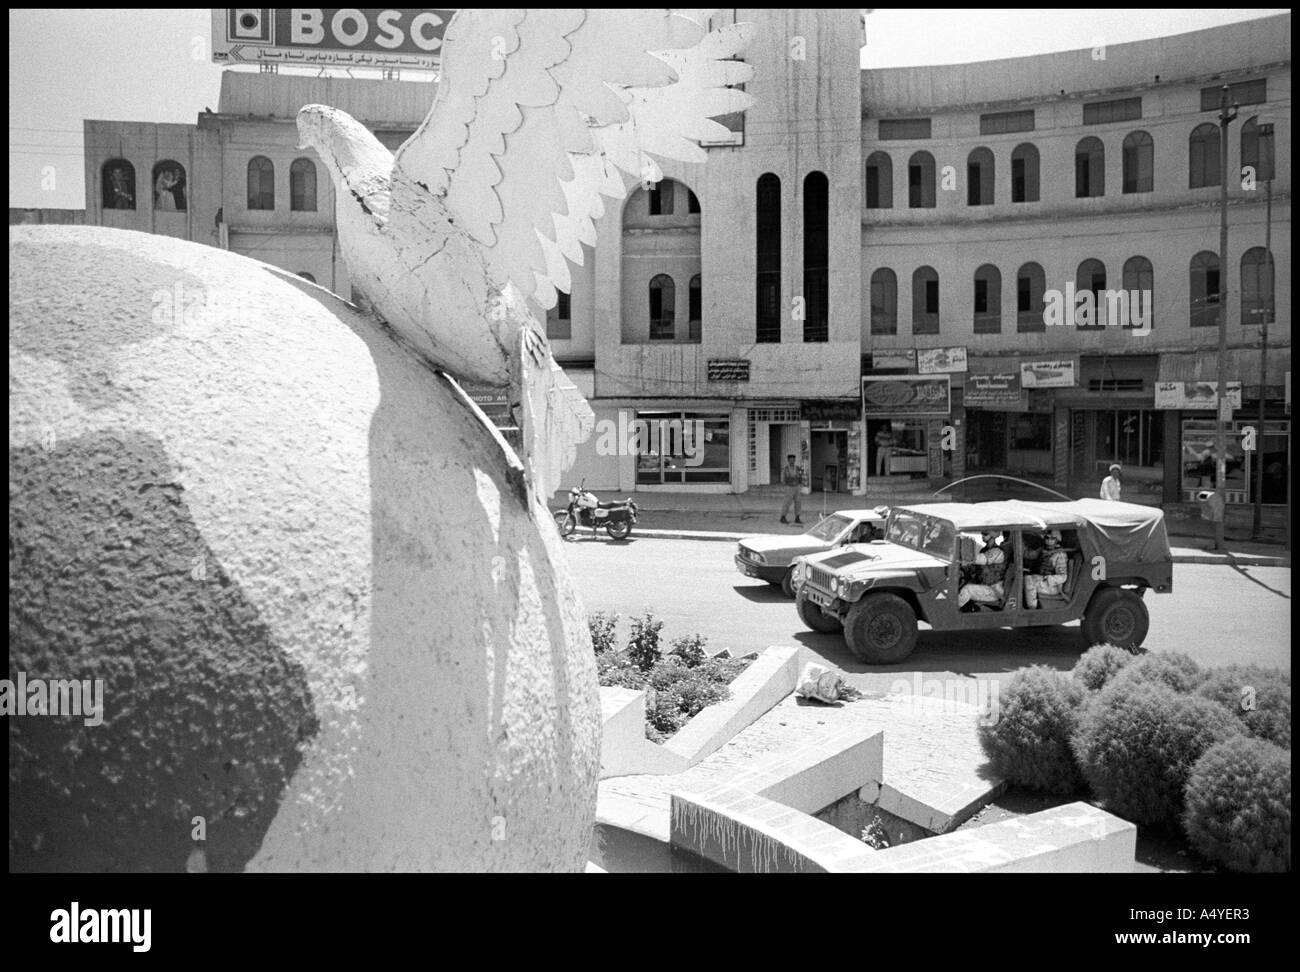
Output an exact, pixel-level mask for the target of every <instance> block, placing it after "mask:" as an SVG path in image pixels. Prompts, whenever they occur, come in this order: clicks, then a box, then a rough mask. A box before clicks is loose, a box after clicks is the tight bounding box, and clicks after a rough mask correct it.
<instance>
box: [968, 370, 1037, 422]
mask: <svg viewBox="0 0 1300 972" xmlns="http://www.w3.org/2000/svg"><path fill="white" fill-rule="evenodd" d="M1028 399H1029V395H1028V393H1027V392H1025V390H1024V389H1022V388H1021V387H1020V375H1019V374H1018V373H1016V372H1014V371H1007V372H1000V373H998V374H994V375H967V376H966V384H965V387H964V388H963V389H962V402H963V404H965V406H966V407H967V408H985V409H989V410H991V411H1003V412H1022V411H1025V410H1026V409H1027V408H1028V405H1029V402H1028Z"/></svg>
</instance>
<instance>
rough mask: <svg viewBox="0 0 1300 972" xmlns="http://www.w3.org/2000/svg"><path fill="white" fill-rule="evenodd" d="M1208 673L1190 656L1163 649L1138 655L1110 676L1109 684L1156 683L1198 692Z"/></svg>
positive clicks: (1182, 690)
mask: <svg viewBox="0 0 1300 972" xmlns="http://www.w3.org/2000/svg"><path fill="white" fill-rule="evenodd" d="M1208 676H1209V673H1208V672H1207V671H1206V670H1205V669H1203V668H1201V666H1200V665H1198V664H1196V662H1195V661H1193V660H1192V659H1191V658H1189V657H1188V656H1187V655H1184V654H1180V653H1179V652H1176V651H1160V652H1151V653H1149V654H1145V655H1142V656H1141V657H1139V658H1135V659H1134V660H1133V661H1132V662H1131V663H1130V664H1128V665H1125V666H1124V667H1123V669H1121V670H1120V671H1119V672H1118V673H1117V674H1116V675H1115V676H1114V677H1113V678H1112V679H1111V682H1110V684H1112V685H1113V684H1117V683H1120V682H1124V683H1126V684H1130V685H1137V684H1148V683H1155V684H1159V685H1165V686H1167V687H1169V688H1171V689H1173V690H1174V691H1175V692H1195V691H1196V689H1197V688H1199V687H1200V686H1201V684H1202V683H1204V681H1205V679H1206V678H1207V677H1208Z"/></svg>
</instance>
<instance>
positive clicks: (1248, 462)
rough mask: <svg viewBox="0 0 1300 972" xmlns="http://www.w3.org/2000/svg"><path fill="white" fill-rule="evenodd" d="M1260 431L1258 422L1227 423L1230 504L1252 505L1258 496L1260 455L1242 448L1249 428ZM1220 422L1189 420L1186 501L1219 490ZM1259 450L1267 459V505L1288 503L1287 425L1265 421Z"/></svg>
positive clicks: (1184, 452) (1185, 434)
mask: <svg viewBox="0 0 1300 972" xmlns="http://www.w3.org/2000/svg"><path fill="white" fill-rule="evenodd" d="M1248 426H1249V427H1251V428H1258V427H1259V423H1258V422H1254V421H1249V420H1245V421H1238V422H1228V423H1225V429H1224V436H1225V442H1226V445H1227V451H1226V453H1225V470H1226V472H1227V477H1226V479H1225V481H1224V489H1225V490H1226V491H1227V494H1228V495H1227V500H1228V502H1229V503H1249V502H1251V501H1253V499H1254V495H1255V479H1256V475H1257V474H1256V469H1255V463H1256V461H1257V458H1256V456H1255V455H1254V454H1253V453H1248V452H1246V451H1244V450H1243V449H1242V447H1241V443H1242V434H1243V432H1244V430H1245V429H1246V428H1247V427H1248ZM1217 429H1218V426H1217V423H1215V421H1214V420H1213V419H1185V420H1184V421H1183V430H1182V431H1183V441H1182V488H1183V493H1184V498H1185V499H1190V498H1193V497H1194V494H1195V493H1197V492H1199V491H1201V490H1209V489H1215V488H1216V486H1217V479H1218V453H1217V452H1216V450H1215V438H1216V435H1217ZM1256 447H1257V448H1258V449H1260V451H1261V452H1262V457H1263V473H1262V477H1261V483H1262V486H1263V492H1264V497H1263V501H1264V502H1265V503H1276V504H1282V503H1285V502H1286V499H1287V496H1286V469H1287V423H1286V422H1265V423H1264V426H1263V433H1262V434H1260V435H1258V436H1257V437H1256Z"/></svg>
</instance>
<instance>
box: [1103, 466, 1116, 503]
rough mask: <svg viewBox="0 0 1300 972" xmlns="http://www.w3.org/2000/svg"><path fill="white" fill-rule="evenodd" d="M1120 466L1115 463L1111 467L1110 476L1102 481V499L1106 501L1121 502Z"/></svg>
mask: <svg viewBox="0 0 1300 972" xmlns="http://www.w3.org/2000/svg"><path fill="white" fill-rule="evenodd" d="M1119 474H1120V465H1119V463H1117V462H1113V463H1111V465H1110V475H1109V476H1107V477H1106V478H1105V479H1103V480H1102V481H1101V498H1102V499H1104V500H1115V501H1116V502H1118V501H1119V490H1120V482H1119Z"/></svg>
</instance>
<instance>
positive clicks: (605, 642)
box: [587, 611, 618, 655]
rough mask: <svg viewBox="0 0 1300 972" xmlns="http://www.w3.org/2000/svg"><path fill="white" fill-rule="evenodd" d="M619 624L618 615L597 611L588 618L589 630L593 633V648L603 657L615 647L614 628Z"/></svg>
mask: <svg viewBox="0 0 1300 972" xmlns="http://www.w3.org/2000/svg"><path fill="white" fill-rule="evenodd" d="M617 624H618V615H617V614H606V613H605V612H604V611H597V612H596V613H595V614H591V615H588V616H587V628H588V630H590V631H591V647H592V648H593V649H595V651H596V654H598V655H602V654H604V653H605V652H607V651H610V650H611V649H613V647H614V628H615V626H616V625H617Z"/></svg>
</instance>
